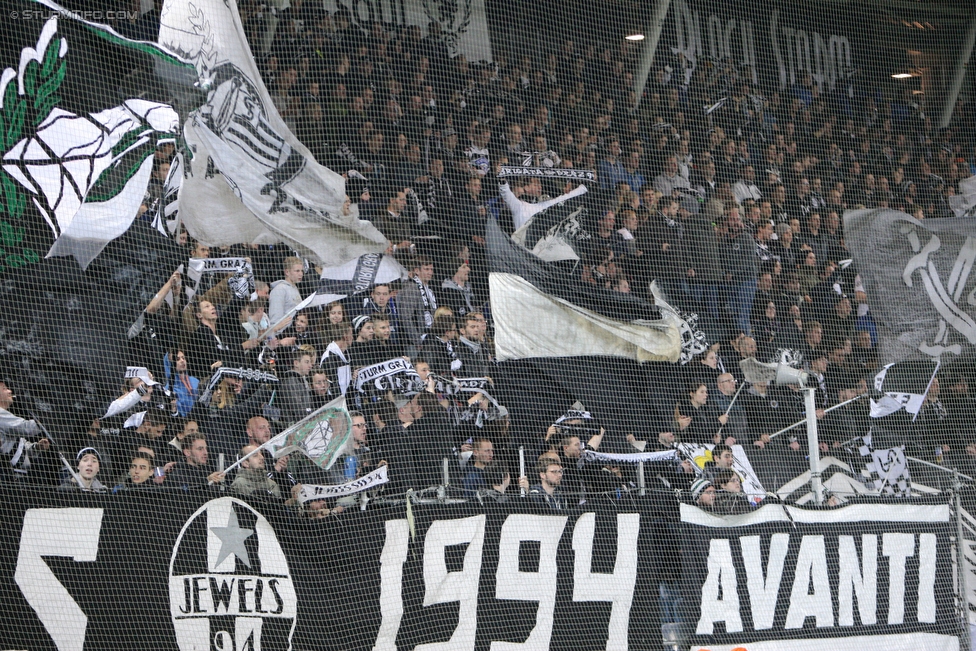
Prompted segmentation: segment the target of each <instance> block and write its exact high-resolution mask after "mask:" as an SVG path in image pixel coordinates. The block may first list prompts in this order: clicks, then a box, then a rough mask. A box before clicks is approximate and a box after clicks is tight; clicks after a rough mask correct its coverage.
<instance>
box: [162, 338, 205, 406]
mask: <svg viewBox="0 0 976 651" xmlns="http://www.w3.org/2000/svg"><path fill="white" fill-rule="evenodd" d="M173 359H175V360H176V368H175V369H173V371H174V372H173V374H172V375H170V363H171V361H172V360H173ZM164 361H165V367H166V369H165V370H166V389H167V390H168V391H172V392H173V394H174V395H175V396H176V411H177V412H178V413H179V415H180V416H182V417H183V418H186V417H187V416H189V415H190V412H191V411H192V410H193V405H195V404H196V402H197V398H198V397H199V393H198V391H199V388H200V380H199V378H195V377H193V376H192V375H190V373H189V365H188V363H187V361H186V352H185V351H183V350H175V351H172V352H171V353H167V355H166V359H165V360H164Z"/></svg>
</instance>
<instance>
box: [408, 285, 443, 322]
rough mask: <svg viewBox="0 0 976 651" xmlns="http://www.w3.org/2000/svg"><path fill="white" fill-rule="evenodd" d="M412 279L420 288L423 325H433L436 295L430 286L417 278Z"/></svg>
mask: <svg viewBox="0 0 976 651" xmlns="http://www.w3.org/2000/svg"><path fill="white" fill-rule="evenodd" d="M413 281H414V282H415V283H417V287H419V288H420V300H421V301H423V302H424V327H427V328H429V327H430V326H432V325H434V311H435V310H436V309H437V297H435V296H434V292H432V291H431V289H430V287H428V286H427V285H425V284H423V283H422V282H420V279H419V278H414V279H413Z"/></svg>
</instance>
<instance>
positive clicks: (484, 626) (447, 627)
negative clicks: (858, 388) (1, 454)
mask: <svg viewBox="0 0 976 651" xmlns="http://www.w3.org/2000/svg"><path fill="white" fill-rule="evenodd" d="M222 496H227V493H218V492H216V491H215V492H212V493H211V492H206V493H204V492H201V493H198V494H192V493H191V494H185V493H180V492H176V493H173V492H143V491H128V492H125V493H120V494H118V495H114V496H97V495H84V494H74V493H52V492H40V491H38V492H33V491H26V490H18V489H16V488H10V487H0V500H2V502H3V504H5V505H6V506H5V508H4V509H3V510H2V512H0V550H2V551H0V603H2V604H4V615H3V617H2V618H0V640H2V641H3V642H2V645H3V647H4V648H17V649H28V648H29V649H32V650H42V649H55V648H57V647H56V646H55V645H54V643H53V642H52V639H51V636H50V635H49V634H48V632H47V631H46V629H45V627H44V625H43V624H42V623H41V621H40V620H39V618H38V615H37V614H36V613H35V611H34V610H33V609H32V608H31V606H30V605H29V604H28V603H27V600H26V599H25V597H24V595H23V593H22V592H21V590H20V588H19V587H18V585H17V583H16V582H15V580H14V574H15V572H16V569H17V565H18V555H19V554H22V553H23V552H22V551H21V549H20V548H21V546H22V543H21V532H22V522H23V518H24V513H25V511H26V510H28V509H38V508H73V507H77V508H96V509H104V512H103V515H102V521H101V527H100V534H99V542H98V554H97V558H96V560H95V561H94V562H76V561H74V560H72V559H71V558H58V557H54V556H45V562H46V564H47V566H48V567H50V568H51V570H52V571H53V572H54V574H55V575H56V576H57V579H58V581H59V582H60V583H61V584H62V585H63V586H64V587H65V589H66V590H67V592H68V593H69V594H70V595H71V597H73V599H74V600H75V602H76V603H77V604H78V606H79V607H80V608H81V610H82V611H83V612H84V613H85V614H86V615H87V617H88V626H87V631H86V636H85V646H84V648H85V649H86V650H102V649H105V650H114V649H118V650H123V649H125V650H129V649H139V648H153V649H176V648H178V647H177V639H176V633H175V632H174V625H173V623H172V621H171V618H170V596H169V585H168V574H169V571H170V558H171V555H173V552H174V546H176V541H177V538H178V536H179V534H180V531H181V528H182V527H183V526H184V524H185V523H186V522H187V520H189V519H190V518H191V516H192V515H193V514H194V512H195V511H196V510H197V509H199V508H200V507H201V506H203V505H204V504H206V502H207V501H208V499H211V498H218V497H222ZM250 504H251V505H252V506H253V507H254V508H255V509H257V510H258V511H259V512H260V513H261V514H262V515H264V517H266V518H267V520H268V522H269V523H270V525H271V527H272V529H273V530H274V533H275V534H276V536H277V539H278V541H279V542H280V544H281V547H282V549H283V551H284V553H285V556H286V557H287V560H288V566H289V570H290V573H291V577H292V580H293V581H294V586H295V590H296V592H297V603H298V617H297V620H298V621H297V626H296V629H295V632H294V637H293V640H292V648H294V649H295V650H296V651H301V650H303V649H317V650H322V649H343V650H349V649H365V650H367V651H368V650H369V649H372V648H373V645H374V643H375V642H376V638H377V632H378V630H379V626H380V622H381V615H380V606H379V596H380V568H381V564H380V557H381V553H382V551H383V546H384V541H385V538H386V533H385V526H386V525H385V522H386V521H387V520H395V519H405V518H406V512H405V509H404V507H402V506H399V507H396V508H393V507H390V508H383V507H375V506H371V507H370V509H369V510H368V511H367V512H365V513H361V512H358V511H353V512H347V513H346V514H344V515H343V516H342V517H340V518H328V519H326V520H323V521H309V520H305V519H301V518H298V517H297V516H296V515H295V514H294V513H293V512H291V511H288V510H285V509H283V508H281V507H280V506H278V505H273V504H270V503H263V502H260V501H251V502H250ZM616 507H619V509H618V508H616ZM672 507H673V504H671V505H670V506H668V507H665V506H663V505H662V504H660V503H659V502H658V501H656V500H654V499H651V498H648V499H646V500H645V501H642V503H641V504H640V505H637V504H636V503H630V504H626V505H624V504H620V503H618V504H616V505H613V504H610V503H605V504H603V505H594V508H593V509H591V510H593V511H595V512H596V529H595V534H594V542H593V566H592V571H593V572H610V571H612V570H613V567H614V563H615V558H616V546H617V539H616V515H617V513H618V510H619V512H633V513H640V516H641V519H640V537H639V541H638V558H639V566H638V572H637V583H636V586H635V590H634V600H633V604H632V607H631V612H630V632H629V635H630V644H631V648H650V647H652V646H654V645H655V644H658V643H659V642H660V639H661V634H660V626H659V615H658V600H657V597H658V588H657V576H658V574H659V571H658V568H657V566H656V563H657V562H658V561H659V560H661V555H660V554H657V553H654V551H655V545H656V544H658V543H659V541H660V540H661V539H662V532H663V531H664V526H665V525H664V524H663V521H662V520H660V518H662V517H663V515H664V513H663V510H662V509H664V508H672ZM235 511H236V513H237V517H238V520H239V523H240V527H241V528H246V529H255V526H254V523H255V519H256V517H255V516H254V515H253V514H252V513H251V512H250V510H249V509H247V507H243V506H240V505H238V506H236V507H235ZM413 513H414V516H415V522H416V539H415V540H414V541H413V542H412V543H411V545H410V548H409V552H408V554H407V557H406V561H405V563H404V565H403V581H402V596H403V608H404V612H403V618H402V621H401V624H400V628H399V636H398V638H397V646H398V648H400V649H412V648H413V647H414V646H415V645H416V644H420V643H431V642H444V641H447V640H449V639H450V637H451V635H452V633H453V632H454V629H455V628H456V627H457V625H458V610H459V606H458V603H457V602H454V603H445V604H438V605H432V606H429V607H427V608H424V607H423V599H424V574H423V566H424V539H425V534H426V532H427V530H428V528H429V527H430V525H431V522H432V521H433V520H435V519H436V520H451V519H455V518H464V517H470V516H475V515H479V514H485V515H486V523H485V534H484V548H483V556H482V562H481V571H480V587H479V591H478V595H479V596H478V616H477V617H478V621H477V637H476V644H475V648H476V649H488V648H489V646H490V643H491V641H492V640H510V641H513V642H519V641H524V639H525V637H526V636H527V635H528V633H529V631H530V630H531V629H532V628H533V627H534V626H535V615H536V609H537V607H538V605H537V602H536V601H510V600H496V599H495V598H494V595H495V570H496V567H497V564H498V540H499V535H500V529H501V526H502V524H503V523H504V522H505V519H506V517H508V516H509V515H510V514H512V513H536V514H543V515H546V516H549V515H553V516H558V515H564V516H565V515H568V517H569V519H568V522H567V523H566V526H565V529H564V530H563V534H562V537H561V539H560V541H559V546H558V552H557V558H556V560H557V564H558V575H557V595H556V605H555V615H554V617H555V625H554V626H553V631H552V638H551V639H552V641H551V648H552V649H574V650H576V649H602V648H604V647H605V645H606V635H607V626H608V618H609V613H610V603H600V602H577V603H574V602H573V559H574V555H573V551H572V540H573V527H574V523H575V521H576V519H577V517H578V515H579V512H575V511H574V512H568V511H564V512H561V513H559V514H555V513H554V512H552V511H548V510H540V509H539V508H534V507H533V505H532V504H529V503H527V502H522V503H514V504H510V505H507V506H505V507H496V508H487V509H485V508H480V507H475V506H469V505H459V506H456V507H449V506H442V505H436V506H417V505H415V506H414V507H413ZM670 517H671V518H672V520H673V518H674V513H673V512H672V513H671V515H670ZM220 524H222V523H220ZM210 526H213V523H211V524H210ZM197 529H199V527H197ZM193 533H194V528H193V527H192V526H191V527H189V528H188V532H187V534H186V535H185V536H184V537H183V539H182V542H181V543H180V550H181V551H180V554H179V555H178V558H179V559H183V558H185V556H186V552H185V551H184V547H186V546H187V545H191V546H192V545H197V546H202V545H203V543H201V542H200V540H198V539H199V538H200V536H199V533H200V531H197V535H196V539H194V537H193ZM67 535H68V536H69V537H70V536H71V535H72V534H71V532H68V534H67ZM246 544H247V546H248V551H249V552H250V558H251V561H252V565H255V567H252V568H247V567H244V566H243V565H242V564H241V562H240V561H238V562H237V570H238V572H237V574H238V575H254V574H258V573H259V571H258V569H259V568H258V567H257V564H255V563H254V558H255V557H256V555H257V549H256V545H257V543H256V537H255V536H252V537H251V538H250V539H249V540H248V541H247V543H246ZM539 549H540V547H539V545H538V543H536V544H535V545H533V544H532V543H526V542H523V543H522V545H521V547H520V554H519V566H520V569H521V571H524V572H531V571H534V568H537V567H538V564H539ZM464 554H465V546H464V545H457V546H453V547H448V548H446V549H445V559H446V566H447V569H448V571H458V570H460V569H461V565H462V564H463V562H464ZM675 558H677V552H676V551H675V552H674V554H673V556H672V557H671V560H673V559H675ZM181 563H183V564H185V561H182V560H181V561H178V562H177V563H176V569H174V574H179V573H180V572H179V571H178V568H179V565H180V564H181ZM197 571H199V570H197ZM265 594H268V590H267V589H266V590H265ZM51 598H52V599H58V598H59V597H57V596H56V595H52V597H51ZM62 598H63V597H62ZM205 598H206V599H209V598H210V597H209V594H208V595H205ZM527 598H531V597H527ZM179 601H180V603H179V604H174V607H177V606H179V605H181V604H182V603H183V602H182V599H180V600H179ZM269 602H270V603H272V604H273V603H274V601H273V599H271V598H270V597H267V596H266V597H265V603H266V604H267V603H269ZM266 607H267V606H266ZM233 619H234V618H233V617H229V618H228V617H215V618H211V622H210V624H211V631H212V632H213V631H214V630H216V628H215V626H216V625H218V624H220V625H227V626H229V628H230V630H231V631H233V630H234V624H233ZM216 620H230V621H229V622H228V621H222V622H217V621H216ZM264 630H265V635H264V639H263V640H262V648H263V649H265V650H270V649H275V648H279V647H277V646H275V645H274V644H273V639H271V638H270V637H269V635H268V632H269V631H270V630H271V627H269V625H268V623H267V620H266V624H265V627H264ZM213 644H214V643H213V641H211V648H217V647H216V646H214V645H213ZM231 648H234V647H231Z"/></svg>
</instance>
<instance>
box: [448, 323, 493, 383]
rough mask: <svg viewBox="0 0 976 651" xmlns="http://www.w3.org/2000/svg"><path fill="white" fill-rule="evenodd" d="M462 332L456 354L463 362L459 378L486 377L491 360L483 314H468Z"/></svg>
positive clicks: (455, 347)
mask: <svg viewBox="0 0 976 651" xmlns="http://www.w3.org/2000/svg"><path fill="white" fill-rule="evenodd" d="M461 323H462V325H461V332H460V336H459V337H458V342H457V344H455V345H454V352H455V353H457V358H458V359H459V360H460V361H461V368H460V369H458V372H457V375H458V377H486V376H490V375H491V373H490V372H489V370H488V367H489V364H490V359H489V357H488V349H487V348H488V347H487V345H486V344H485V330H486V325H487V324H486V322H485V316H484V315H483V314H482V313H481V312H468V313H467V314H465V315H464V317H463V318H462V319H461Z"/></svg>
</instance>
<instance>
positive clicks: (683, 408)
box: [674, 381, 729, 444]
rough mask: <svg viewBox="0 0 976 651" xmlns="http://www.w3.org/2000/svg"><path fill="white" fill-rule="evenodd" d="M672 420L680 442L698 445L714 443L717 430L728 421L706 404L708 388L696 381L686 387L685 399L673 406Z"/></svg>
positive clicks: (711, 404)
mask: <svg viewBox="0 0 976 651" xmlns="http://www.w3.org/2000/svg"><path fill="white" fill-rule="evenodd" d="M674 419H675V425H676V426H677V428H678V431H679V432H680V436H681V438H682V440H684V441H688V442H691V443H698V444H704V443H715V442H716V441H715V436H716V435H717V434H718V431H719V428H721V427H722V426H723V425H725V424H726V423H727V422H728V421H729V417H728V415H727V414H723V413H721V412H720V411H719V410H718V408H717V407H716V406H715V404H714V403H709V402H708V386H707V385H706V384H705V383H704V382H698V381H693V382H692V383H691V384H689V385H688V394H687V397H686V398H684V399H682V400H681V401H680V402H679V403H678V404H677V405H675V408H674Z"/></svg>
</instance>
